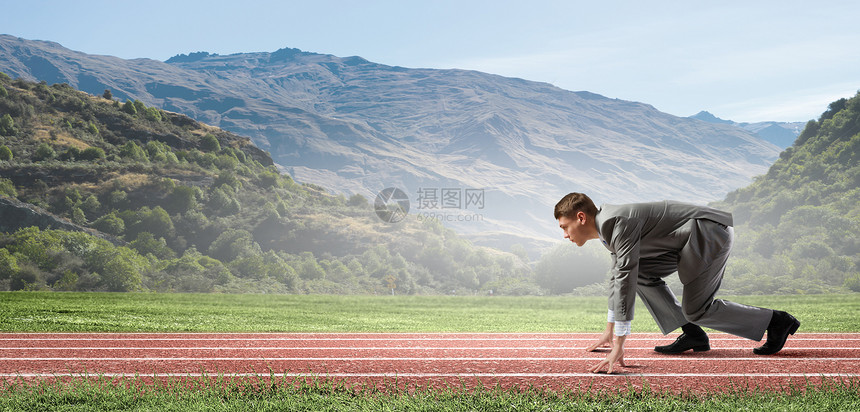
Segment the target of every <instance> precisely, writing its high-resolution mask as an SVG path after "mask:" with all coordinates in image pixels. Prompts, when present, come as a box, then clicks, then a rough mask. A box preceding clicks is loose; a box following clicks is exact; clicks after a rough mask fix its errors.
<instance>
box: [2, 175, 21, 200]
mask: <svg viewBox="0 0 860 412" xmlns="http://www.w3.org/2000/svg"><path fill="white" fill-rule="evenodd" d="M0 195H4V196H9V197H17V196H18V192H17V191H16V190H15V184H14V183H12V181H11V180H9V179H0Z"/></svg>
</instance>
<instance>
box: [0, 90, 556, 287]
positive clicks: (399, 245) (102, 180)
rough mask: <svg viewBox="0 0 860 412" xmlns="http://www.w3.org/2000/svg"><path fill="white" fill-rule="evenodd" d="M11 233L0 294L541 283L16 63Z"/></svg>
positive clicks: (242, 144) (507, 257)
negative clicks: (28, 76) (26, 73)
mask: <svg viewBox="0 0 860 412" xmlns="http://www.w3.org/2000/svg"><path fill="white" fill-rule="evenodd" d="M0 232H2V233H0V291H2V290H55V291H65V290H78V291H162V292H257V293H366V294H370V293H377V294H388V293H394V292H395V291H392V289H395V288H396V293H398V294H419V293H420V294H441V293H451V291H452V290H454V291H457V293H469V294H472V293H476V291H477V290H483V291H488V290H493V291H494V292H495V293H497V294H524V293H531V294H538V293H541V290H540V288H539V287H538V286H537V285H536V284H535V283H534V282H533V279H532V276H531V271H530V269H529V267H528V265H527V264H526V263H525V262H524V261H523V260H522V258H521V257H519V256H515V255H513V254H511V253H505V252H500V251H497V250H493V249H489V248H486V247H477V246H474V245H473V244H471V243H470V242H468V241H466V240H464V239H463V238H462V237H460V236H457V235H456V233H454V232H453V231H452V230H450V229H446V228H444V227H442V226H441V225H440V224H439V223H438V222H435V221H432V220H426V221H421V220H419V219H417V218H416V217H415V216H407V217H405V218H404V219H403V220H402V221H400V222H398V223H397V224H390V223H386V222H383V221H381V220H380V219H378V218H377V217H376V216H375V215H374V213H373V211H372V209H371V207H370V205H369V204H368V202H367V200H366V199H365V198H364V197H361V196H352V197H350V198H349V199H347V198H346V197H344V196H342V195H333V194H330V193H327V192H326V191H325V190H324V189H322V188H320V187H318V186H316V185H312V184H303V185H302V184H297V183H296V182H295V181H293V180H292V179H291V178H290V177H289V176H286V175H282V174H280V173H278V171H277V169H276V168H275V167H274V166H273V164H272V159H271V158H270V157H269V156H268V155H267V154H265V153H264V152H262V151H261V150H260V149H259V148H257V147H256V146H254V145H253V144H251V142H250V140H249V139H248V138H246V137H242V136H238V135H235V134H233V133H230V132H227V131H224V130H221V129H218V128H215V127H212V126H209V125H206V124H202V123H199V122H197V121H194V120H193V119H190V118H188V117H187V116H184V115H180V114H176V113H171V112H165V111H163V110H160V109H157V108H154V107H149V106H146V105H145V104H143V103H142V102H140V101H134V102H131V101H129V102H126V103H124V104H121V103H120V102H119V101H116V100H113V99H109V98H107V97H106V96H105V97H96V96H92V95H89V94H86V93H83V92H80V91H77V90H74V89H72V88H71V86H69V85H67V84H62V83H60V84H54V85H52V86H48V85H47V84H46V83H34V82H28V81H26V80H23V79H20V78H19V79H15V80H12V79H11V78H10V77H9V76H7V75H5V74H2V73H0ZM392 285H393V286H392ZM484 293H488V292H484Z"/></svg>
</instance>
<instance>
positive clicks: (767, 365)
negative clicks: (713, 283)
mask: <svg viewBox="0 0 860 412" xmlns="http://www.w3.org/2000/svg"><path fill="white" fill-rule="evenodd" d="M675 337H676V336H665V337H664V336H662V335H658V334H634V335H632V336H631V337H630V338H628V339H627V345H626V346H627V347H626V348H625V359H626V362H627V364H628V367H627V368H620V373H615V374H612V375H609V374H606V373H601V374H593V373H589V372H588V369H589V366H593V365H596V364H597V363H598V362H599V361H600V360H601V359H602V358H603V357H605V356H606V352H595V353H589V352H585V350H584V348H585V347H586V346H588V345H589V344H590V343H592V342H594V341H596V339H597V335H596V334H584V333H572V334H546V333H539V334H533V333H515V334H498V333H443V334H435V333H434V334H373V333H362V334H304V333H289V334H284V333H251V334H239V333H229V334H198V333H193V334H137V333H99V334H77V333H59V334H57V333H50V334H42V333H5V334H3V333H0V381H2V380H19V379H25V380H37V379H75V378H80V377H85V376H86V377H93V376H106V377H111V378H116V379H122V378H130V377H135V376H139V377H143V378H154V377H177V378H184V377H196V376H201V375H206V376H217V375H221V376H224V377H229V378H236V379H239V378H246V377H259V376H262V377H264V378H268V377H270V376H271V375H274V376H276V377H286V378H288V379H294V378H295V379H305V378H323V379H329V380H334V381H345V382H346V383H347V384H349V385H361V386H364V385H370V386H390V385H392V384H396V386H398V387H407V388H416V387H417V388H421V387H426V386H431V387H453V388H461V387H467V388H468V387H474V386H476V385H479V384H482V385H484V386H485V387H493V386H496V385H499V386H501V387H505V388H508V387H520V388H526V387H530V386H534V387H546V388H556V389H558V388H570V389H589V390H603V389H608V390H622V391H623V390H627V389H629V388H637V389H638V388H641V387H650V388H651V389H652V390H655V391H658V392H661V391H668V392H686V391H691V392H697V393H700V392H714V391H726V390H737V389H747V388H748V389H753V388H767V389H769V390H785V389H788V388H792V387H794V388H798V387H800V388H803V387H805V386H807V385H808V384H813V385H817V384H820V383H821V382H822V381H828V382H833V381H836V382H846V381H850V382H857V381H858V380H860V334H857V333H855V334H845V333H834V334H797V335H795V336H792V337H790V338H789V340H788V343H787V345H786V347H785V349H783V350H782V351H781V352H779V353H778V354H776V355H773V356H757V355H754V354H753V353H752V348H753V347H755V346H758V345H759V344H758V343H757V342H752V341H748V340H745V339H741V338H736V337H733V336H731V335H726V334H716V333H715V334H711V348H712V349H711V350H710V351H709V352H699V353H693V352H687V353H684V354H679V355H661V354H658V353H656V352H654V351H653V347H654V346H655V345H658V344H665V343H668V342H671V341H672V340H674V338H675Z"/></svg>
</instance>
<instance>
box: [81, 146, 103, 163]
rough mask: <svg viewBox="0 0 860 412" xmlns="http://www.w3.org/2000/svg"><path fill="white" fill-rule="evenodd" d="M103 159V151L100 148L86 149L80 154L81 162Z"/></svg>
mask: <svg viewBox="0 0 860 412" xmlns="http://www.w3.org/2000/svg"><path fill="white" fill-rule="evenodd" d="M104 158H105V151H104V150H103V149H102V148H100V147H88V148H86V149H84V151H82V152H81V154H80V159H81V160H99V159H104Z"/></svg>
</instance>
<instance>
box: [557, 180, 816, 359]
mask: <svg viewBox="0 0 860 412" xmlns="http://www.w3.org/2000/svg"><path fill="white" fill-rule="evenodd" d="M555 218H556V219H558V223H559V227H561V229H562V230H564V237H565V238H566V239H569V240H570V241H571V242H573V243H575V244H576V245H577V246H582V245H583V244H585V242H586V241H588V240H591V239H600V240H601V241H602V242H603V244H604V246H606V248H607V249H609V251H610V252H611V253H612V280H611V286H610V290H609V311H608V314H607V326H606V329H605V330H604V332H603V334H602V335H601V337H600V339H599V340H598V341H597V342H596V343H595V344H593V345H591V346H590V347H589V348H588V349H587V350H588V351H594V350H595V349H597V348H598V347H606V346H609V347H611V348H612V349H611V351H610V353H609V355H607V357H606V359H604V360H603V361H601V362H600V363H599V364H598V365H597V366H595V367H594V368H591V371H592V372H598V371H599V370H601V369H602V368H603V367H604V366H608V367H609V369H608V371H609V373H612V371H613V368H614V365H615V363H616V362H618V363H620V365H621V366H626V365H625V364H624V341H625V339H626V336H627V335H629V334H630V321H632V320H633V305H634V303H635V299H636V295H637V294H638V295H639V297H640V298H641V299H642V302H643V303H644V304H645V307H646V308H648V311H650V312H651V316H652V317H653V318H654V320H655V321H656V322H657V325H658V326H659V327H660V331H661V332H663V334H664V335H665V334H668V333H669V332H672V331H673V330H675V329H677V328H679V327H680V328H681V329H682V331H683V333H682V334H681V336H679V337H678V339H676V340H675V342H674V343H672V344H669V345H665V346H657V347H656V348H654V350H656V351H657V352H661V353H680V352H684V351H687V350H690V349H692V350H694V351H696V352H698V351H706V350H709V349H710V348H711V347H710V342H709V340H708V335H707V334H706V333H705V331H704V330H702V328H701V327H700V326H704V327H708V328H711V329H716V330H719V331H723V332H727V333H730V334H733V335H736V336H740V337H744V338H747V339H752V340H756V341H759V340H761V339H762V337H763V336H764V333H765V331H767V341H766V342H765V344H764V345H762V346H760V347H758V348H755V349H753V352H754V353H756V354H759V355H771V354H774V353H776V352H778V351H780V350H781V349H782V347H783V346H784V345H785V341H786V340H787V339H788V335H792V334H794V332H796V331H797V328H798V327H799V326H800V322H799V321H798V320H797V319H795V318H794V317H793V316H791V315H789V314H788V313H785V312H782V311H776V310H771V309H764V308H757V307H753V306H747V305H742V304H738V303H734V302H729V301H726V300H722V299H714V296H715V295H716V293H717V290H718V289H719V288H720V283H721V282H722V279H723V272H724V271H725V267H726V260H727V259H728V257H729V252H730V251H731V247H732V237H733V229H732V215H731V214H730V213H727V212H723V211H720V210H716V209H712V208H709V207H704V206H696V205H691V204H686V203H680V202H673V201H663V202H653V203H636V204H627V205H603V206H602V207H601V208H600V209H598V208H597V207H596V206H595V205H594V202H592V200H591V199H590V198H589V197H588V196H586V195H584V194H582V193H570V194H568V195H567V196H565V197H563V198H562V199H561V201H559V202H558V204H556V206H555ZM675 272H677V273H678V277H679V278H680V280H681V283H682V284H683V285H684V287H683V291H682V302H683V303H681V302H678V299H677V298H675V295H674V294H673V293H672V291H671V290H670V289H669V287H668V286H667V285H666V282H665V281H664V280H663V278H665V277H667V276H669V275H671V274H672V273H675Z"/></svg>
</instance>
